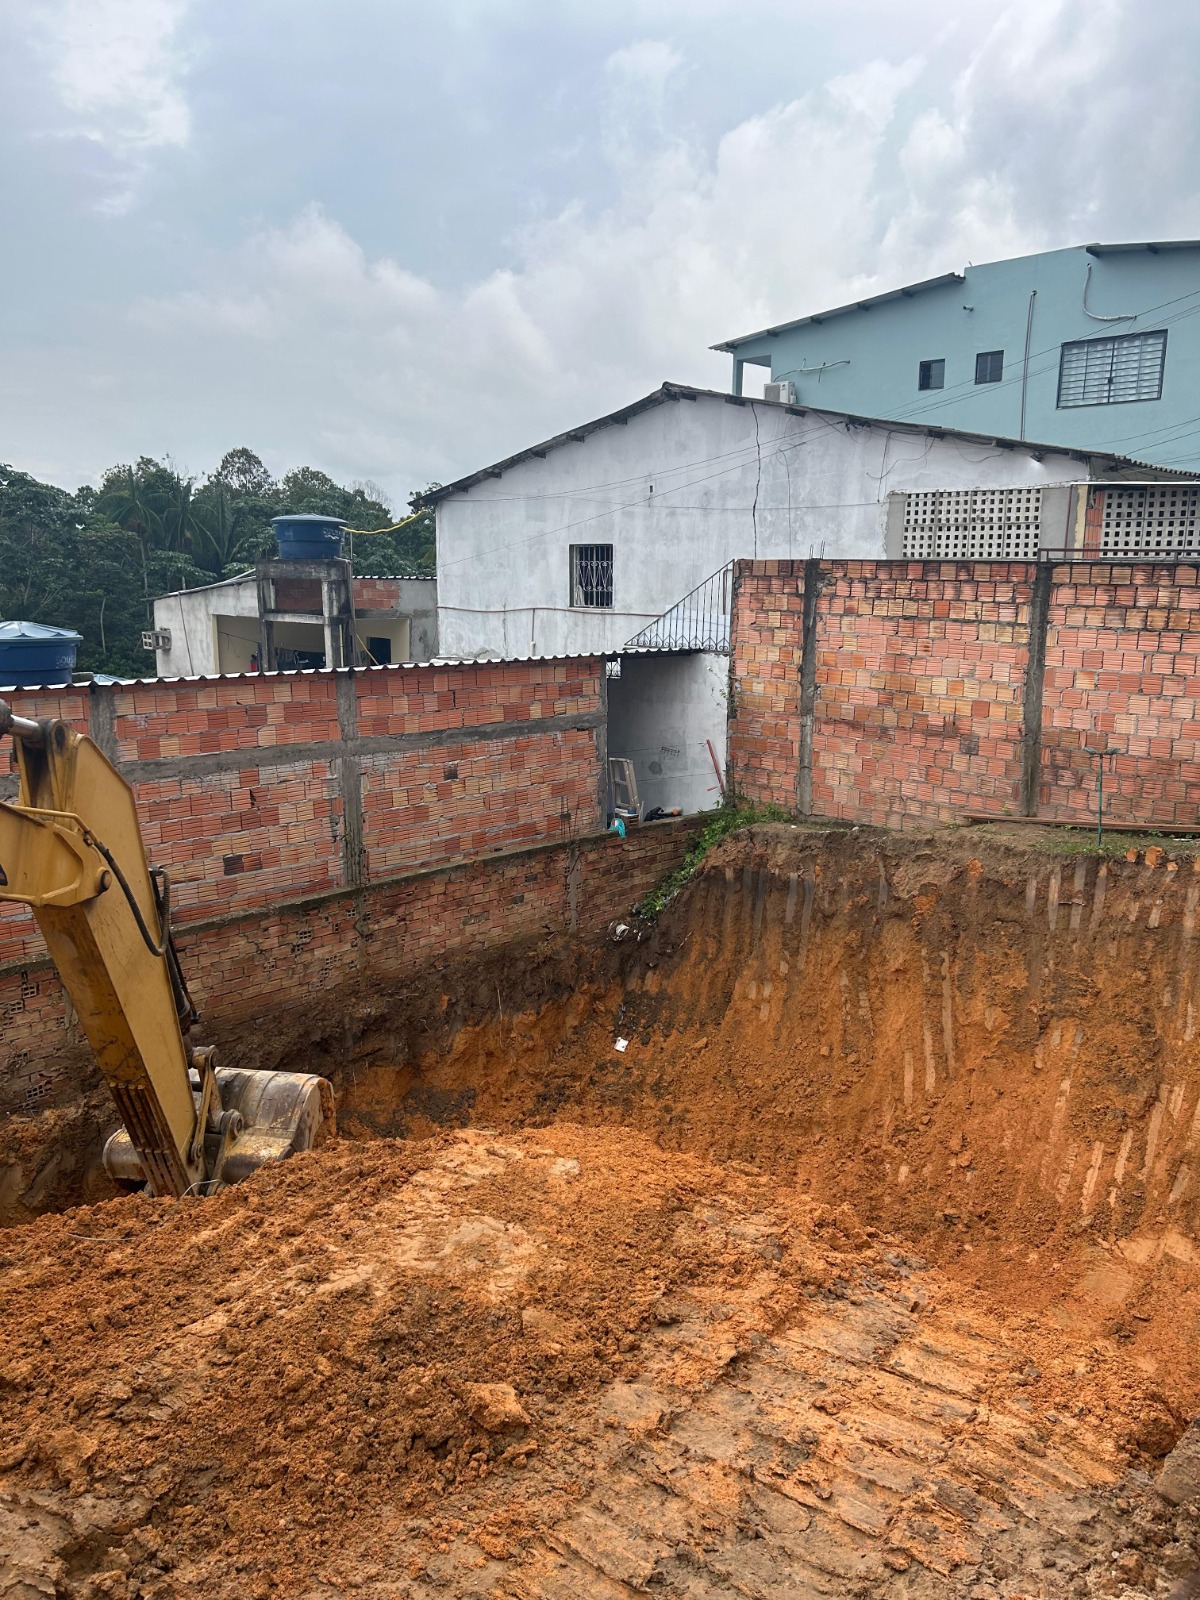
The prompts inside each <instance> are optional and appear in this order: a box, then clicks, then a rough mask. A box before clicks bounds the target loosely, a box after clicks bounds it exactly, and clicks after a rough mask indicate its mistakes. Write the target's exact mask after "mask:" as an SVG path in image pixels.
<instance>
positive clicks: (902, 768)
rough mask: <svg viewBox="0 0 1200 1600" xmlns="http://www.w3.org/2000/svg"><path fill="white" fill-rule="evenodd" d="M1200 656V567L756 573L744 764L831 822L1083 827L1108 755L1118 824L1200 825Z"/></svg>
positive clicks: (737, 727)
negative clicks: (982, 817) (974, 818)
mask: <svg viewBox="0 0 1200 1600" xmlns="http://www.w3.org/2000/svg"><path fill="white" fill-rule="evenodd" d="M806 594H807V602H806ZM806 618H807V620H808V624H809V626H808V629H807V630H806V625H805V624H806ZM806 631H807V634H808V638H807V644H806ZM1198 657H1200V578H1198V575H1197V568H1196V567H1195V566H1189V565H1183V564H1162V565H1155V564H1151V563H1144V564H1138V565H1134V564H1129V565H1123V564H1121V565H1113V564H1111V563H1105V562H1088V563H1077V564H1071V565H1063V566H1056V567H1053V568H1051V567H1049V566H1042V567H1035V566H1033V565H1030V564H1026V563H1011V564H1010V563H1003V562H903V561H809V562H787V561H764V562H756V563H751V562H743V563H740V564H739V568H738V575H737V582H736V588H735V601H734V628H733V682H734V713H735V714H734V717H733V719H732V721H731V724H730V758H731V762H732V764H733V767H734V771H735V774H736V781H737V783H738V785H739V787H740V789H741V790H742V792H743V793H745V794H746V795H748V796H749V797H750V798H753V799H755V800H758V801H761V802H766V801H774V802H776V803H778V804H781V805H784V806H787V807H790V808H796V809H799V810H801V811H805V812H811V813H813V814H816V815H822V816H831V817H839V818H845V819H847V820H853V821H858V822H871V823H886V824H888V825H891V826H904V825H905V824H908V823H911V822H913V821H917V820H931V821H936V820H940V821H950V820H953V819H954V818H955V817H960V816H962V815H963V814H965V813H967V812H979V813H987V814H991V815H997V816H999V815H1022V814H1027V815H1039V816H1044V817H1047V818H1058V819H1078V820H1081V821H1084V820H1091V818H1092V817H1094V815H1095V803H1096V760H1095V758H1094V757H1091V756H1089V755H1088V754H1087V753H1086V751H1085V749H1084V746H1085V745H1091V746H1093V747H1097V746H1100V745H1107V746H1108V747H1109V748H1114V749H1115V750H1116V751H1117V754H1116V756H1115V758H1114V760H1115V766H1114V768H1111V769H1109V771H1110V773H1111V777H1108V778H1106V785H1107V790H1108V795H1109V799H1108V802H1107V811H1108V815H1109V816H1110V817H1111V818H1112V820H1114V821H1116V820H1125V821H1131V822H1137V823H1139V824H1142V825H1146V826H1153V825H1154V824H1156V823H1161V824H1171V823H1173V824H1176V825H1184V824H1186V825H1190V826H1196V825H1200V698H1198V691H1197V687H1196V676H1195V675H1196V671H1197V667H1198V665H1200V660H1198Z"/></svg>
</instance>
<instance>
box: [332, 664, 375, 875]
mask: <svg viewBox="0 0 1200 1600" xmlns="http://www.w3.org/2000/svg"><path fill="white" fill-rule="evenodd" d="M336 694H337V714H338V732H339V733H340V734H341V736H342V744H343V746H344V747H345V749H344V751H343V753H342V754H341V755H339V756H338V757H337V758H336V765H337V773H338V787H339V789H340V791H341V796H342V819H343V821H342V871H343V873H344V875H345V879H346V885H347V887H348V888H354V889H357V888H360V887H361V886H362V885H363V884H365V883H367V882H369V880H370V873H369V872H368V869H367V852H366V848H365V845H364V843H363V798H362V758H361V757H360V756H358V755H357V754H352V753H351V751H352V749H353V747H354V745H355V744H356V743H357V741H358V692H357V686H356V682H355V675H354V672H353V671H352V670H351V671H348V672H339V673H338V676H337V679H336Z"/></svg>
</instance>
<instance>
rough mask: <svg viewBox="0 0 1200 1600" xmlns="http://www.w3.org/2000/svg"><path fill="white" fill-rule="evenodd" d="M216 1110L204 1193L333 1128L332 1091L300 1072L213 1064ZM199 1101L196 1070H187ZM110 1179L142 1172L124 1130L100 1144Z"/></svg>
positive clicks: (308, 1146) (132, 1179)
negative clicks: (207, 1179)
mask: <svg viewBox="0 0 1200 1600" xmlns="http://www.w3.org/2000/svg"><path fill="white" fill-rule="evenodd" d="M214 1077H215V1079H216V1087H217V1092H218V1095H219V1097H220V1111H219V1113H218V1114H217V1115H216V1116H215V1117H213V1118H210V1123H209V1126H210V1128H211V1130H212V1131H211V1132H210V1134H209V1140H210V1148H209V1149H208V1150H207V1154H208V1157H209V1163H208V1170H209V1171H210V1172H211V1173H212V1178H211V1180H209V1181H208V1182H207V1183H205V1184H204V1185H202V1186H201V1187H202V1188H203V1189H204V1191H205V1192H206V1193H212V1192H213V1190H214V1189H219V1188H223V1187H224V1186H225V1185H226V1184H230V1183H240V1182H241V1180H242V1179H243V1178H247V1177H249V1175H250V1174H251V1173H252V1172H256V1171H257V1170H258V1168H259V1167H261V1166H262V1165H263V1163H264V1162H266V1161H284V1160H286V1159H287V1157H288V1156H293V1155H297V1154H298V1153H299V1152H300V1151H302V1150H312V1149H313V1148H315V1147H316V1146H317V1145H319V1144H322V1143H324V1141H325V1140H326V1139H329V1138H332V1137H333V1136H334V1134H335V1133H336V1132H337V1123H336V1114H335V1111H334V1103H333V1090H332V1089H331V1088H330V1086H329V1083H328V1082H327V1081H326V1079H324V1078H319V1077H316V1076H314V1075H313V1074H311V1073H300V1072H256V1071H253V1070H251V1069H248V1068H243V1067H217V1068H216V1069H215V1072H214ZM191 1079H192V1089H193V1093H194V1094H195V1096H196V1099H197V1107H198V1108H199V1104H200V1092H201V1081H200V1077H199V1074H198V1073H197V1072H196V1071H194V1070H193V1072H192V1073H191ZM104 1167H105V1170H106V1172H107V1173H108V1175H109V1177H110V1178H112V1179H113V1180H114V1181H115V1182H117V1183H120V1184H123V1185H130V1186H133V1185H140V1184H142V1183H144V1182H145V1181H146V1172H145V1169H144V1167H143V1166H142V1163H141V1161H140V1160H139V1158H138V1155H137V1152H136V1151H135V1149H134V1147H133V1143H132V1141H131V1139H130V1137H129V1134H128V1133H127V1132H126V1131H125V1129H124V1128H121V1129H119V1130H118V1131H117V1132H116V1133H114V1134H113V1135H112V1137H111V1138H110V1139H109V1141H108V1143H107V1144H106V1145H105V1147H104Z"/></svg>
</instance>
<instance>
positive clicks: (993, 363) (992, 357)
mask: <svg viewBox="0 0 1200 1600" xmlns="http://www.w3.org/2000/svg"><path fill="white" fill-rule="evenodd" d="M1003 376H1004V351H1003V350H981V351H980V352H979V354H978V355H977V356H976V357H975V382H976V383H999V382H1000V380H1001V378H1003Z"/></svg>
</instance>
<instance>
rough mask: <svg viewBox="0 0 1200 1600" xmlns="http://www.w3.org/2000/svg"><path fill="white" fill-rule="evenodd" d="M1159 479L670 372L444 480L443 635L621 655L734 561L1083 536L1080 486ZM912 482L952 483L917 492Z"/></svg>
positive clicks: (442, 642) (927, 550)
mask: <svg viewBox="0 0 1200 1600" xmlns="http://www.w3.org/2000/svg"><path fill="white" fill-rule="evenodd" d="M1147 476H1149V477H1150V478H1151V479H1153V478H1155V477H1161V478H1164V479H1167V478H1170V477H1172V476H1174V475H1172V474H1169V473H1156V472H1155V471H1154V470H1153V469H1149V470H1148V469H1145V468H1143V467H1140V466H1138V465H1137V464H1136V463H1134V462H1132V461H1128V460H1125V459H1119V458H1114V457H1112V456H1107V455H1105V456H1094V455H1092V454H1090V453H1088V452H1084V451H1072V450H1054V449H1051V448H1049V447H1046V446H1042V445H1034V444H1029V443H1022V442H1018V441H1014V440H1011V439H1006V438H1001V437H999V436H993V435H978V434H967V433H959V432H952V431H949V430H947V429H945V428H942V427H933V426H928V425H922V424H918V423H893V422H888V421H880V420H872V419H870V418H865V417H858V416H849V415H846V414H843V413H838V412H829V411H824V410H818V409H816V408H812V407H802V406H790V405H784V404H778V403H773V402H770V401H765V400H750V399H747V398H745V397H742V398H739V397H736V396H732V395H725V394H717V393H713V392H712V391H709V390H703V389H693V388H689V387H686V386H684V385H681V384H665V385H664V386H663V387H662V388H661V389H658V390H655V392H654V393H653V394H651V395H648V396H646V397H645V398H644V399H642V400H639V401H637V402H636V403H635V404H633V405H631V406H626V407H624V408H623V409H622V410H620V411H616V412H612V413H610V414H609V415H608V416H605V417H601V418H598V419H597V420H595V421H593V422H590V423H586V424H583V425H581V426H580V427H578V428H575V429H572V430H570V431H569V432H567V433H563V434H560V435H558V436H557V437H556V438H554V439H549V440H546V441H545V442H543V443H541V444H538V445H535V446H533V447H531V448H530V449H528V450H524V451H521V452H520V453H519V454H518V455H516V456H513V457H510V458H509V459H507V460H505V461H501V462H497V463H496V464H495V465H493V466H490V467H485V468H483V469H481V470H480V471H478V472H474V473H472V474H470V475H469V476H468V477H465V478H461V479H459V480H458V481H457V482H455V483H451V484H448V485H446V486H445V487H444V488H442V489H439V490H437V491H435V492H434V493H432V494H431V495H430V496H428V500H429V502H430V503H432V504H435V505H436V506H437V570H438V641H439V649H440V651H441V653H442V654H443V655H445V656H450V657H456V658H457V657H478V656H522V655H578V654H612V653H617V652H620V651H621V649H622V646H623V645H625V644H626V643H627V642H628V641H630V640H633V639H634V638H635V637H636V636H638V635H639V634H641V633H642V631H643V630H644V629H646V628H647V627H648V625H650V624H652V623H654V621H655V620H656V619H657V618H659V617H660V616H662V615H663V613H665V612H667V611H668V610H669V609H670V608H672V607H673V606H675V605H676V602H678V601H679V600H680V599H681V598H682V597H683V596H685V595H687V594H688V593H689V592H690V591H692V590H694V589H696V588H697V587H698V586H700V585H702V584H703V583H704V582H705V580H707V579H709V578H710V577H712V576H713V574H715V573H717V572H718V571H719V570H720V569H722V568H723V567H725V566H726V565H727V563H729V562H730V561H733V560H736V559H755V558H780V557H782V558H790V559H795V558H797V557H803V556H807V555H809V554H810V553H818V554H821V553H823V554H825V555H828V556H863V557H879V556H882V555H883V554H884V552H885V548H886V549H888V550H889V553H892V554H896V555H900V554H905V553H908V551H910V550H911V553H913V554H914V555H916V554H920V555H928V554H940V553H945V554H947V555H950V554H955V553H957V554H970V555H975V556H982V557H987V556H989V555H994V556H1001V557H1004V558H1006V559H1021V558H1024V557H1027V556H1028V555H1029V554H1030V552H1031V550H1032V552H1033V553H1036V552H1037V550H1038V549H1039V547H1044V546H1048V547H1062V546H1063V545H1065V544H1067V543H1069V542H1071V539H1072V536H1073V533H1072V530H1073V528H1074V526H1075V522H1077V521H1078V520H1079V511H1078V507H1079V504H1080V501H1079V495H1078V492H1077V491H1075V490H1073V489H1072V486H1073V485H1079V484H1087V483H1089V482H1094V481H1099V480H1109V479H1111V480H1114V481H1117V480H1122V479H1125V480H1130V479H1137V478H1139V477H1140V478H1146V477H1147ZM914 494H916V495H926V496H929V495H934V496H943V497H944V496H946V495H947V494H949V495H950V496H951V497H952V498H951V500H950V501H944V500H938V501H937V502H936V504H934V503H933V502H930V503H929V504H926V503H923V502H922V503H918V502H914V501H910V500H908V499H907V498H904V497H906V496H909V495H914ZM956 494H957V495H958V496H959V498H958V500H954V499H953V496H954V495H956ZM964 494H968V495H975V496H976V498H975V499H974V500H967V501H963V500H962V495H964ZM979 496H982V497H983V498H982V499H980V498H979ZM897 497H901V498H900V500H898V499H897ZM901 502H902V503H901ZM947 518H949V519H950V520H949V522H947ZM955 518H957V519H958V520H959V521H961V522H962V523H963V534H964V537H965V539H966V542H965V543H964V542H963V540H962V539H960V540H959V543H958V544H956V545H954V546H953V547H951V545H949V544H947V543H946V542H945V538H944V537H943V535H946V534H955V532H956V528H957V523H956V522H955V520H954V519H955ZM1072 519H1074V522H1073V521H1072ZM906 520H907V523H908V524H909V526H908V527H907V529H906V526H905V524H906ZM973 530H974V531H973ZM931 531H932V534H933V535H934V536H936V537H934V538H933V540H932V543H931V541H930V537H929V535H930V533H931ZM939 538H941V539H942V545H941V546H939V544H938V542H937V541H938V539H939ZM906 539H907V541H908V544H907V546H906V543H905V541H906ZM920 541H923V542H920Z"/></svg>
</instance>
